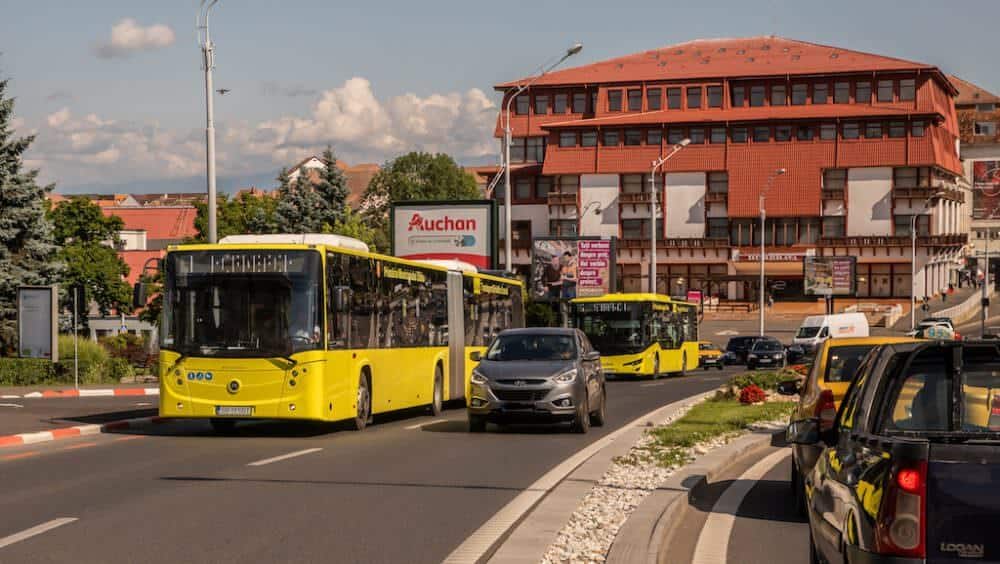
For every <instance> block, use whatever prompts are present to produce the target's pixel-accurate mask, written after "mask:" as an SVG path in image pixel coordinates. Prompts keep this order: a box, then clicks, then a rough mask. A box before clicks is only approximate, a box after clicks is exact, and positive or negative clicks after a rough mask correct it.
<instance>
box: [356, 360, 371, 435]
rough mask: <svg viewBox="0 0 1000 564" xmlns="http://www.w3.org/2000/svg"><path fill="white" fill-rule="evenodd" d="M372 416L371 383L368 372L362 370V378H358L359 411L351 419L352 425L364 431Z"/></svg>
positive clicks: (357, 429)
mask: <svg viewBox="0 0 1000 564" xmlns="http://www.w3.org/2000/svg"><path fill="white" fill-rule="evenodd" d="M371 416H372V393H371V383H370V382H369V380H368V373H367V372H362V373H361V379H360V380H358V398H357V413H356V414H355V415H354V419H353V420H351V426H352V427H354V430H355V431H364V430H365V427H367V426H368V421H369V420H370V419H371Z"/></svg>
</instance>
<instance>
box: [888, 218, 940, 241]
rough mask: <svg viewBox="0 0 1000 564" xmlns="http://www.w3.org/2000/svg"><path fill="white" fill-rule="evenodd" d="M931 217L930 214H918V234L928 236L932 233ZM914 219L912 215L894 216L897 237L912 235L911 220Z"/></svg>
mask: <svg viewBox="0 0 1000 564" xmlns="http://www.w3.org/2000/svg"><path fill="white" fill-rule="evenodd" d="M930 219H931V217H930V216H929V215H918V216H917V236H918V237H927V236H929V235H930V234H931V221H930ZM911 221H913V216H912V215H897V216H893V224H894V225H893V226H894V227H895V231H894V234H895V235H896V237H910V222H911Z"/></svg>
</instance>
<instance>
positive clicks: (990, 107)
mask: <svg viewBox="0 0 1000 564" xmlns="http://www.w3.org/2000/svg"><path fill="white" fill-rule="evenodd" d="M996 109H997V105H996V104H976V111H977V112H993V111H996Z"/></svg>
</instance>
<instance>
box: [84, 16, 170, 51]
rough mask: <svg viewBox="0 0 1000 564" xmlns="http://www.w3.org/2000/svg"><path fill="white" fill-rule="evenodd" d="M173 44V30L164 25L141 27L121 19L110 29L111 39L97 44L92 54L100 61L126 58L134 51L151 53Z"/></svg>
mask: <svg viewBox="0 0 1000 564" xmlns="http://www.w3.org/2000/svg"><path fill="white" fill-rule="evenodd" d="M173 43H174V30H172V29H170V26H167V25H164V24H153V25H150V26H146V27H143V26H141V25H139V23H138V22H137V21H135V20H134V19H132V18H123V19H121V20H120V21H119V22H118V23H116V24H115V25H114V26H112V27H111V38H110V39H107V40H104V41H101V42H99V43H98V44H97V45H96V46H95V48H94V52H95V53H96V54H97V56H98V57H101V58H102V59H110V58H113V57H124V56H128V55H130V54H132V53H134V52H136V51H153V50H156V49H163V48H164V47H169V46H171V45H173Z"/></svg>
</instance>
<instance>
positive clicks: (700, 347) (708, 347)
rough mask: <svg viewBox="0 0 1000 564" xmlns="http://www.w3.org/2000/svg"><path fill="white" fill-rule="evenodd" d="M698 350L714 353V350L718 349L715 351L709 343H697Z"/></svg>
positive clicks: (713, 346)
mask: <svg viewBox="0 0 1000 564" xmlns="http://www.w3.org/2000/svg"><path fill="white" fill-rule="evenodd" d="M698 350H701V351H715V350H718V349H716V348H715V345H713V344H711V343H699V344H698Z"/></svg>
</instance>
